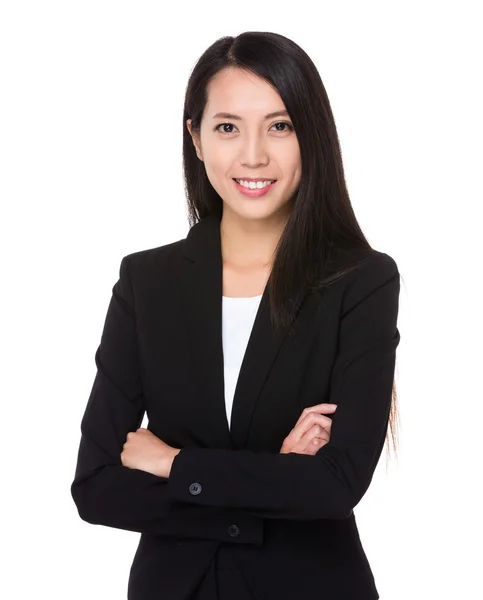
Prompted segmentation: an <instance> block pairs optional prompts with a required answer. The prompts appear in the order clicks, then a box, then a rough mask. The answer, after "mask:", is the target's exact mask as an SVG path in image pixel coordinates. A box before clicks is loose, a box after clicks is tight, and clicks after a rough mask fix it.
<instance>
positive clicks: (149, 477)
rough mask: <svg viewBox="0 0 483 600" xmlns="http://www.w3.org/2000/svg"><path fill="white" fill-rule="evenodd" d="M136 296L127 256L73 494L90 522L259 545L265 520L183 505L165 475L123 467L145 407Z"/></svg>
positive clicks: (84, 426)
mask: <svg viewBox="0 0 483 600" xmlns="http://www.w3.org/2000/svg"><path fill="white" fill-rule="evenodd" d="M133 306H134V297H133V293H132V290H131V285H130V282H129V275H128V265H127V261H126V257H124V258H123V259H122V261H121V266H120V276H119V280H118V281H117V282H116V284H115V285H114V287H113V290H112V298H111V301H110V304H109V308H108V311H107V316H106V319H105V323H104V329H103V332H102V337H101V343H100V345H99V347H98V349H97V352H96V354H95V361H96V365H97V373H96V376H95V379H94V383H93V386H92V390H91V393H90V396H89V399H88V402H87V406H86V409H85V412H84V416H83V418H82V421H81V434H82V435H81V440H80V445H79V451H78V458H77V467H76V471H75V477H74V480H73V482H72V484H71V494H72V498H73V500H74V502H75V504H76V506H77V509H78V512H79V516H80V517H81V518H82V519H83V520H84V521H87V522H88V523H92V524H97V525H106V526H108V527H115V528H118V529H125V530H129V531H137V532H140V533H148V534H160V535H173V536H181V537H190V538H207V539H211V540H217V541H225V542H227V541H228V542H229V541H234V540H233V538H232V537H231V536H230V534H229V527H230V525H232V523H236V524H237V525H239V527H240V533H239V535H238V536H237V538H236V542H244V543H257V544H259V543H261V542H262V533H263V520H262V519H261V518H259V517H255V516H253V515H249V514H248V513H247V512H245V511H241V510H236V509H233V508H229V507H228V508H216V507H206V506H196V505H193V504H186V503H178V502H175V501H174V500H173V499H172V498H170V497H169V496H168V487H167V485H168V481H169V480H168V479H167V478H164V477H157V476H155V475H153V474H151V473H148V472H146V471H142V470H140V469H130V468H128V467H125V466H124V465H122V462H121V458H120V455H121V452H122V449H123V444H124V442H125V441H126V436H127V434H128V432H129V431H136V430H137V429H138V427H140V425H141V422H142V419H143V416H144V413H145V410H144V397H143V390H142V384H141V377H140V370H139V362H138V353H137V337H136V321H135V313H134V309H133V308H132V307H133Z"/></svg>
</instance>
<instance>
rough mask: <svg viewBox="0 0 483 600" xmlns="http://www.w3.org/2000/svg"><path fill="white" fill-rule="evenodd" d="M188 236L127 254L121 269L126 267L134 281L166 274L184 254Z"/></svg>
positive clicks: (122, 261)
mask: <svg viewBox="0 0 483 600" xmlns="http://www.w3.org/2000/svg"><path fill="white" fill-rule="evenodd" d="M185 241H186V238H181V239H179V240H176V241H174V242H170V243H168V244H163V245H162V246H155V247H152V248H145V249H143V250H137V251H135V252H131V253H129V254H126V255H125V256H124V257H123V258H122V260H121V271H122V270H124V269H126V271H127V272H128V273H129V277H130V278H131V279H133V280H134V281H139V280H140V279H141V280H142V279H145V278H148V279H149V278H150V277H152V276H153V275H155V274H156V275H160V274H165V273H166V272H167V270H169V269H171V268H172V267H173V266H175V265H176V264H177V262H178V260H179V259H180V257H181V255H182V248H183V244H184V243H185Z"/></svg>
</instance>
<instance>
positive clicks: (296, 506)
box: [169, 253, 400, 520]
mask: <svg viewBox="0 0 483 600" xmlns="http://www.w3.org/2000/svg"><path fill="white" fill-rule="evenodd" d="M399 290H400V281H399V272H398V268H397V264H396V262H395V261H394V259H393V258H392V257H390V256H389V255H388V254H385V253H379V255H378V256H377V257H376V258H374V259H371V260H370V261H369V262H368V264H367V265H365V266H364V267H363V268H362V269H360V270H359V271H358V272H357V273H356V275H355V276H354V277H353V279H352V280H351V282H350V283H348V284H347V288H346V290H345V292H344V298H343V302H342V313H341V316H340V323H339V338H338V350H337V354H336V359H335V362H334V366H333V370H332V372H331V387H330V395H329V396H330V399H329V402H331V403H334V404H337V405H338V406H337V410H336V412H335V413H334V415H333V418H332V427H331V437H330V441H329V442H328V443H327V444H326V445H325V446H323V447H322V448H321V449H320V450H319V452H317V454H316V455H314V456H308V455H304V454H297V453H288V454H280V453H277V454H275V453H271V452H262V453H259V452H252V451H249V450H226V449H212V448H191V447H186V448H183V449H182V450H181V452H180V453H179V454H178V455H177V456H176V457H175V459H174V461H173V465H172V468H171V473H170V478H169V495H170V497H171V498H173V499H177V500H183V501H185V502H192V503H193V504H197V505H200V506H201V505H206V506H208V505H210V506H217V507H227V506H230V507H237V508H244V509H247V510H249V512H250V514H252V515H254V516H261V517H263V518H268V519H305V520H306V519H341V518H346V517H348V516H350V514H351V513H352V510H353V508H354V507H355V506H356V505H357V504H358V503H359V501H360V500H361V499H362V497H363V495H364V494H365V492H366V490H367V489H368V487H369V484H370V482H371V480H372V477H373V473H374V470H375V468H376V465H377V462H378V460H379V457H380V454H381V451H382V448H383V445H384V440H385V434H386V432H387V425H388V419H389V412H390V406H391V401H392V386H393V380H394V372H395V361H396V348H397V346H398V344H399V340H400V335H399V330H398V329H397V326H396V324H397V316H398V304H399Z"/></svg>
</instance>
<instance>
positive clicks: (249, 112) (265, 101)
mask: <svg viewBox="0 0 483 600" xmlns="http://www.w3.org/2000/svg"><path fill="white" fill-rule="evenodd" d="M284 108H285V105H284V103H283V101H282V99H281V98H280V95H279V93H278V91H277V90H276V89H275V88H274V87H273V86H272V85H271V84H270V83H268V82H267V81H265V80H264V79H262V78H261V77H259V76H258V75H255V73H251V72H249V71H244V70H242V69H237V68H233V67H230V68H226V69H223V70H222V71H220V72H219V73H217V74H216V75H215V77H213V79H212V80H211V82H210V84H209V86H208V98H207V104H206V110H205V114H206V115H207V117H208V118H210V119H211V118H212V116H213V115H214V114H215V113H217V112H222V111H223V112H231V113H234V114H236V115H240V116H241V117H243V118H249V117H261V116H263V115H265V114H266V113H269V112H273V111H276V110H283V109H284ZM262 113H263V114H262Z"/></svg>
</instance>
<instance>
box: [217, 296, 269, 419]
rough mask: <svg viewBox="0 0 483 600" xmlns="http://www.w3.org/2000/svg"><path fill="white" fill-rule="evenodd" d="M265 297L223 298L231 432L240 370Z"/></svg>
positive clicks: (225, 372)
mask: <svg viewBox="0 0 483 600" xmlns="http://www.w3.org/2000/svg"><path fill="white" fill-rule="evenodd" d="M262 296H263V294H260V295H259V296H251V297H249V298H230V297H229V296H223V297H222V298H223V310H222V337H223V368H224V374H225V408H226V416H227V419H228V427H229V428H230V429H231V412H232V408H233V398H234V395H235V388H236V383H237V381H238V375H239V373H240V367H241V364H242V361H243V357H244V356H245V350H246V348H247V344H248V340H249V339H250V334H251V331H252V328H253V323H254V322H255V317H256V316H257V312H258V307H259V304H260V301H261V299H262Z"/></svg>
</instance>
